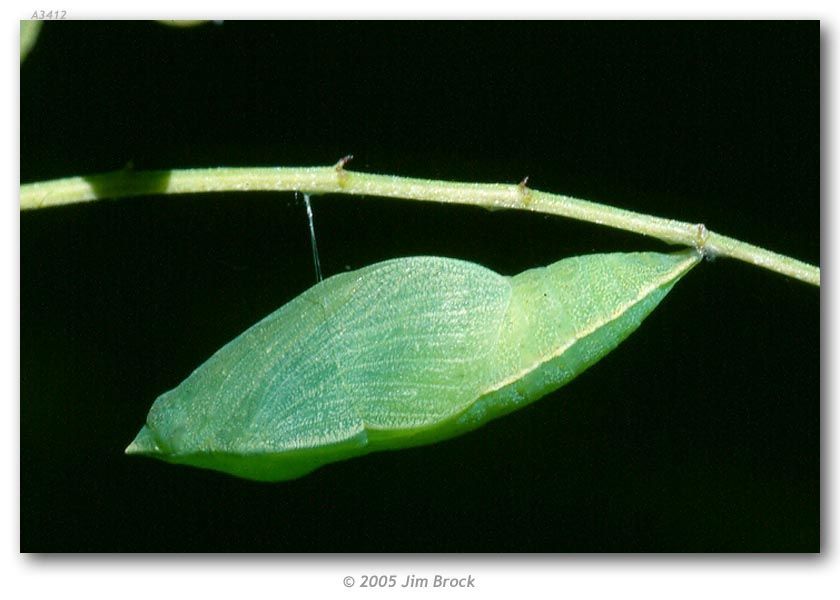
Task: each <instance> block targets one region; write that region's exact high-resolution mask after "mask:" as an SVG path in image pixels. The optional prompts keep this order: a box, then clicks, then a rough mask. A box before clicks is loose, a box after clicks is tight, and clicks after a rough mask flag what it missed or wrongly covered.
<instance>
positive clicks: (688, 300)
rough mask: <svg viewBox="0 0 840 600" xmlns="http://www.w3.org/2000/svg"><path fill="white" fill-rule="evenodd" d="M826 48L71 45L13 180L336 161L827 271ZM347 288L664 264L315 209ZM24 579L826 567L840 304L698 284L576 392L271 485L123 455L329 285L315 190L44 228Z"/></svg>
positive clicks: (29, 275) (341, 30) (789, 36)
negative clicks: (387, 280) (85, 570)
mask: <svg viewBox="0 0 840 600" xmlns="http://www.w3.org/2000/svg"><path fill="white" fill-rule="evenodd" d="M819 57H820V35H819V25H818V23H816V22H811V23H798V24H797V23H693V24H672V23H551V22H521V23H409V24H406V23H402V24H397V23H293V22H273V23H244V22H232V21H230V22H225V23H224V24H222V25H215V24H207V25H203V26H200V27H197V28H192V29H176V28H169V27H165V26H162V25H160V24H157V23H147V22H121V23H109V22H99V23H94V22H87V23H85V22H63V23H47V24H46V25H45V27H44V29H43V31H42V34H41V37H40V39H39V41H38V43H37V45H36V46H35V48H34V50H33V51H32V53H31V54H30V56H29V57H28V58H27V60H26V62H25V63H24V64H23V65H22V67H21V162H20V168H21V180H22V181H23V182H28V181H35V180H41V179H48V178H54V177H61V176H69V175H79V174H88V173H94V172H101V171H108V170H113V169H119V168H121V167H123V166H124V165H126V163H128V162H129V161H131V162H132V163H133V165H134V167H135V168H137V169H151V168H169V167H192V166H222V165H227V166H236V165H252V166H255V165H283V166H294V165H307V166H311V165H328V164H332V163H334V162H335V161H336V160H338V158H339V157H341V156H343V155H345V154H348V153H353V154H354V155H355V160H354V161H353V162H352V163H351V164H350V165H349V168H351V169H356V170H365V171H374V172H383V173H394V174H400V175H406V176H418V177H428V178H439V179H452V180H465V181H486V182H511V183H516V182H518V181H519V180H520V179H522V177H523V176H525V175H529V176H530V178H531V179H530V182H531V186H532V187H534V188H537V189H542V190H547V191H555V192H562V193H567V194H570V195H576V196H580V197H584V198H588V199H593V200H599V201H604V202H608V203H610V204H614V205H617V206H621V207H625V208H629V209H634V210H639V211H642V212H646V213H652V214H656V215H660V216H665V217H673V218H678V219H680V220H685V221H692V222H697V221H703V222H705V223H706V224H707V225H708V226H709V227H710V228H711V229H714V230H716V231H720V232H722V233H727V234H731V235H734V236H736V237H739V238H741V239H745V240H748V241H751V242H754V243H758V244H760V245H765V246H768V247H771V248H773V249H775V250H777V251H780V252H783V253H787V254H790V255H793V256H795V257H797V258H801V259H803V260H807V261H809V262H812V263H818V262H819V258H820V257H819V250H820V231H819V223H820V220H819V219H820V202H819V191H820V189H819V166H820V165H819V161H820V154H819V140H820V137H819V103H820V98H819ZM313 203H314V209H315V221H316V229H317V233H318V241H319V247H320V252H321V260H322V265H323V268H324V271H325V273H326V274H328V275H329V274H334V273H337V272H339V271H342V270H344V269H347V268H359V267H362V266H365V265H368V264H370V263H372V262H375V261H378V260H383V259H387V258H393V257H398V256H408V255H417V254H435V255H443V256H450V257H457V258H462V259H466V260H471V261H475V262H478V263H481V264H483V265H486V266H488V267H490V268H493V269H495V270H497V271H499V272H501V273H504V274H513V273H517V272H519V271H521V270H524V269H526V268H529V267H533V266H537V265H544V264H547V263H550V262H553V261H555V260H558V259H560V258H562V257H565V256H569V255H574V254H581V253H590V252H604V251H629V250H641V249H664V248H665V246H664V245H663V244H660V243H658V242H656V241H653V240H647V239H645V238H641V237H639V236H635V235H630V234H625V233H622V232H617V231H612V230H607V229H604V228H600V227H597V226H594V225H590V224H583V223H576V222H571V221H567V220H562V219H557V218H548V217H543V216H539V215H532V214H524V213H523V214H519V213H512V212H492V213H491V212H487V211H484V210H481V209H476V208H469V207H453V206H446V207H444V206H437V205H427V204H417V203H409V202H400V201H384V200H378V199H373V198H367V199H353V198H348V197H339V196H331V197H330V196H323V197H318V198H316V199H315V200H314V202H313ZM20 234H21V275H20V277H21V403H20V412H21V464H20V468H21V475H20V477H21V500H20V506H21V549H22V550H24V551H165V550H179V551H204V550H208V551H262V550H267V551H289V552H297V551H320V552H326V551H360V552H363V551H396V552H401V551H413V552H418V551H491V552H499V551H550V552H566V551H593V552H599V551H808V552H815V551H818V550H819V543H820V541H819V449H820V446H819V417H820V406H819V401H820V400H819V399H820V393H819V356H820V354H819V312H820V294H819V289H817V288H815V287H811V286H808V285H805V284H802V283H799V282H796V281H792V280H788V279H786V278H784V277H782V276H779V275H775V274H772V273H769V272H766V271H762V270H759V269H756V268H753V267H750V266H747V265H744V264H741V263H737V262H734V261H728V260H717V261H714V262H710V263H704V264H702V265H701V266H700V267H699V268H697V269H695V270H694V271H693V272H692V273H691V274H690V275H688V276H687V277H686V278H685V279H684V280H683V281H682V282H680V283H679V284H678V285H677V286H676V288H675V289H674V291H673V292H672V293H671V295H669V297H668V298H666V300H665V301H664V302H663V304H662V305H661V306H660V308H659V309H658V310H657V311H655V312H654V313H653V314H652V315H651V316H650V317H649V318H648V320H647V321H646V322H645V323H644V324H643V325H642V327H641V328H640V329H639V331H638V332H636V333H635V334H634V335H632V336H631V337H630V338H629V339H628V340H627V341H626V342H625V343H624V344H623V345H621V346H620V347H619V348H618V349H617V350H616V351H615V352H613V353H612V354H611V355H609V356H607V357H606V358H605V359H604V360H603V361H601V362H600V363H599V364H598V365H596V366H595V367H593V368H592V369H591V370H589V371H587V372H586V373H584V374H583V375H581V376H580V377H579V378H578V379H577V380H576V381H574V382H572V383H571V384H569V385H568V386H567V387H565V388H563V389H561V390H559V391H558V392H556V393H554V394H552V395H550V396H548V397H546V398H543V399H542V400H541V401H539V402H537V403H535V404H533V405H531V406H530V407H528V408H526V409H524V410H522V411H520V412H518V413H514V414H512V415H510V416H508V417H506V418H503V419H501V420H498V421H495V422H493V423H490V424H489V425H487V426H485V427H484V428H482V429H480V430H478V431H476V432H474V433H472V434H469V435H466V436H464V437H461V438H457V439H454V440H451V441H448V442H444V443H440V444H437V445H434V446H427V447H422V448H415V449H410V450H403V451H400V452H390V453H380V454H375V455H370V456H368V457H365V458H361V459H356V460H352V461H348V462H344V463H337V464H333V465H329V466H327V467H324V468H322V469H321V470H319V471H316V472H315V473H313V474H311V475H309V476H307V477H304V478H302V479H300V480H297V481H293V482H287V483H280V484H264V483H254V482H250V481H245V480H239V479H235V478H232V477H228V476H225V475H222V474H218V473H214V472H211V471H201V470H198V469H192V468H187V467H177V466H172V465H168V464H165V463H162V462H156V461H152V460H147V459H139V458H128V457H126V456H124V455H123V449H124V448H125V446H126V445H127V444H128V442H129V441H131V439H132V437H133V436H134V435H135V433H136V431H137V430H138V429H139V427H140V425H142V423H143V422H144V419H145V415H146V412H147V411H148V409H149V407H150V406H151V404H152V402H153V400H154V399H155V397H157V396H158V395H159V394H160V393H162V392H163V391H165V390H167V389H169V388H171V387H173V386H175V385H176V384H177V383H179V382H180V381H181V380H182V379H183V378H184V377H185V376H186V375H187V374H188V373H189V372H190V371H191V370H192V369H194V368H195V367H196V366H197V365H199V364H200V363H201V362H203V361H204V360H205V359H206V358H207V357H208V356H209V355H210V354H212V352H213V351H215V350H216V349H217V348H218V347H220V346H221V345H222V344H223V343H225V342H227V341H228V340H230V339H232V338H233V337H234V336H236V335H237V334H238V333H240V332H241V331H243V330H244V329H245V328H247V327H248V326H249V325H251V324H253V323H254V322H256V321H257V320H259V319H260V318H261V317H263V316H264V315H266V314H268V313H269V312H271V311H273V310H274V309H276V308H277V307H279V306H280V305H282V304H283V303H285V302H286V301H288V300H289V299H291V298H293V297H294V296H296V295H297V294H299V293H300V292H301V291H303V290H304V289H306V288H307V287H309V286H310V285H312V284H313V283H314V275H313V267H312V262H311V255H310V247H309V238H308V230H307V224H306V219H305V212H304V208H303V206H302V203H301V202H300V201H299V200H297V199H295V197H294V196H293V195H292V194H255V193H252V194H218V195H208V196H182V197H161V198H137V199H132V200H124V201H120V202H110V203H109V202H102V203H97V204H91V205H88V206H78V207H70V208H61V209H50V210H43V211H37V212H26V213H22V214H21V232H20Z"/></svg>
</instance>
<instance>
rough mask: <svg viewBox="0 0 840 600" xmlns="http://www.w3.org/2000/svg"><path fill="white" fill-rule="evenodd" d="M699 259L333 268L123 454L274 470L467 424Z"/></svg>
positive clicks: (238, 344)
mask: <svg viewBox="0 0 840 600" xmlns="http://www.w3.org/2000/svg"><path fill="white" fill-rule="evenodd" d="M700 257H701V254H700V253H699V252H698V251H696V250H694V249H691V250H685V251H682V252H676V253H672V254H662V253H655V252H644V253H631V254H623V253H615V254H593V255H589V256H579V257H573V258H567V259H565V260H561V261H559V262H556V263H554V264H552V265H550V266H547V267H544V268H538V269H531V270H529V271H525V272H523V273H520V274H519V275H516V276H514V277H505V276H502V275H499V274H497V273H495V272H493V271H490V270H489V269H486V268H484V267H482V266H480V265H476V264H473V263H469V262H464V261H461V260H455V259H449V258H440V257H412V258H399V259H394V260H388V261H385V262H381V263H377V264H374V265H371V266H369V267H365V268H363V269H359V270H357V271H350V272H346V273H341V274H338V275H334V276H332V277H329V278H327V279H325V280H324V281H322V282H320V283H318V284H317V285H315V286H313V287H312V288H310V289H309V290H307V291H306V292H304V293H303V294H301V295H300V296H298V297H297V298H295V299H294V300H292V301H291V302H289V303H288V304H286V305H285V306H283V307H281V308H280V309H278V310H277V311H275V312H274V313H272V314H271V315H269V316H268V317H266V318H265V319H263V320H262V321H260V322H259V323H257V324H256V325H254V326H253V327H251V328H250V329H248V330H247V331H245V332H244V333H242V334H241V335H240V336H238V337H237V338H235V339H234V340H233V341H231V342H229V343H228V344H227V345H225V346H224V347H222V348H221V349H220V350H219V351H217V352H216V353H215V354H214V355H213V356H212V357H210V358H209V359H208V360H207V361H206V362H205V363H204V364H202V365H201V366H200V367H198V368H197V369H196V370H195V371H194V372H193V373H192V374H191V375H190V376H189V377H187V379H186V380H184V382H183V383H181V384H180V385H179V386H178V387H176V388H175V389H173V390H170V391H169V392H166V393H165V394H163V395H162V396H160V397H159V398H158V399H157V400H156V401H155V403H154V405H153V406H152V408H151V410H150V411H149V415H148V417H147V420H146V425H144V426H143V428H142V429H141V430H140V432H139V433H138V435H137V437H136V438H135V440H134V441H133V442H132V443H131V445H130V446H129V447H128V448H127V449H126V452H127V453H129V454H142V455H146V456H152V457H155V458H159V459H162V460H165V461H168V462H172V463H181V464H187V465H193V466H196V467H203V468H209V469H215V470H218V471H223V472H226V473H231V474H233V475H237V476H240V477H246V478H250V479H257V480H263V481H278V480H286V479H293V478H296V477H300V476H302V475H305V474H306V473H309V472H311V471H312V470H314V469H316V468H318V467H320V466H322V465H325V464H328V463H331V462H335V461H339V460H343V459H347V458H351V457H354V456H359V455H362V454H367V453H368V452H373V451H378V450H389V449H397V448H404V447H408V446H416V445H420V444H428V443H432V442H435V441H439V440H443V439H446V438H450V437H453V436H456V435H459V434H462V433H465V432H467V431H470V430H472V429H475V428H477V427H479V426H481V425H482V424H484V423H486V422H487V421H489V420H491V419H494V418H496V417H499V416H502V415H504V414H506V413H509V412H511V411H513V410H516V409H517V408H520V407H522V406H525V405H526V404H528V403H530V402H533V401H534V400H537V399H538V398H540V397H542V396H544V395H545V394H547V393H549V392H551V391H553V390H555V389H557V388H559V387H560V386H562V385H564V384H565V383H568V382H569V381H571V380H572V379H573V378H574V377H575V376H577V375H578V374H579V373H581V372H582V371H583V370H585V369H586V368H587V367H589V366H590V365H592V364H593V363H595V362H596V361H598V360H599V359H600V358H601V357H603V356H604V355H605V354H607V353H608V352H609V351H611V350H612V349H613V348H615V347H616V346H617V345H618V344H619V343H620V342H621V341H622V340H624V339H625V338H626V337H627V336H628V335H629V334H630V333H632V332H633V331H634V330H635V329H636V328H637V327H638V326H639V324H640V323H641V322H642V320H643V319H644V318H645V317H646V316H647V315H648V314H649V313H650V312H651V311H652V310H653V309H654V308H655V307H656V306H657V305H658V304H659V302H660V301H661V300H662V299H663V298H664V297H665V295H666V294H667V293H668V292H669V291H670V290H671V288H672V287H673V285H674V284H675V283H676V282H677V281H678V280H679V279H680V278H681V277H682V276H683V275H684V274H685V273H687V272H688V271H689V270H690V269H691V268H692V267H693V266H695V265H696V264H697V262H698V261H699V260H700Z"/></svg>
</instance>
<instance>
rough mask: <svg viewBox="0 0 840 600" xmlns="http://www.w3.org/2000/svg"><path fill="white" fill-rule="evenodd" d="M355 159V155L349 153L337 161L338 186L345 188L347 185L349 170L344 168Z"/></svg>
mask: <svg viewBox="0 0 840 600" xmlns="http://www.w3.org/2000/svg"><path fill="white" fill-rule="evenodd" d="M351 160H353V155H352V154H348V155H347V156H345V157H344V158H342V159H341V160H339V161H338V162H337V163H335V172H336V174H337V175H338V187H340V188H343V187H345V186H346V185H347V172H346V171H345V170H344V166H345V165H346V164H347V163H349V162H350V161H351Z"/></svg>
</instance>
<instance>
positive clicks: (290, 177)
mask: <svg viewBox="0 0 840 600" xmlns="http://www.w3.org/2000/svg"><path fill="white" fill-rule="evenodd" d="M345 162H346V161H345V160H342V161H340V162H339V163H338V164H337V165H335V166H334V167H304V168H273V167H255V168H250V167H242V168H214V169H184V170H172V171H145V172H134V171H132V170H124V171H117V172H114V173H106V174H102V175H92V176H88V177H70V178H67V179H57V180H53V181H45V182H40V183H28V184H24V185H21V187H20V208H21V210H30V209H35V208H46V207H52V206H61V205H64V204H75V203H79V202H87V201H91V200H99V199H104V198H123V197H127V196H153V195H161V194H196V193H203V192H226V191H276V192H290V191H295V192H303V193H308V194H350V195H358V196H381V197H386V198H401V199H404V200H420V201H431V202H444V203H452V204H473V205H476V206H482V207H484V208H488V209H518V210H530V211H533V212H539V213H545V214H551V215H559V216H563V217H569V218H571V219H578V220H581V221H588V222H590V223H597V224H599V225H606V226H608V227H614V228H617V229H624V230H626V231H632V232H634V233H639V234H642V235H647V236H651V237H655V238H658V239H660V240H663V241H665V242H668V243H671V244H682V245H686V246H694V247H696V248H697V249H698V250H699V251H701V252H702V253H704V254H706V255H709V256H717V257H729V258H735V259H737V260H742V261H745V262H748V263H752V264H754V265H756V266H759V267H764V268H765V269H769V270H771V271H775V272H777V273H781V274H783V275H788V276H790V277H794V278H796V279H799V280H800V281H804V282H807V283H811V284H813V285H817V286H819V285H820V269H819V267H816V266H812V265H809V264H807V263H804V262H801V261H798V260H796V259H793V258H790V257H787V256H783V255H781V254H777V253H775V252H771V251H770V250H765V249H763V248H759V247H758V246H753V245H751V244H747V243H745V242H741V241H738V240H736V239H733V238H730V237H727V236H724V235H720V234H717V233H714V232H711V231H708V230H707V229H706V228H705V226H703V225H702V224H697V223H684V222H680V221H674V220H670V219H663V218H660V217H654V216H649V215H643V214H640V213H636V212H632V211H629V210H623V209H620V208H614V207H612V206H607V205H604V204H597V203H595V202H589V201H586V200H580V199H578V198H571V197H569V196H562V195H559V194H549V193H546V192H540V191H537V190H533V189H530V188H528V187H526V186H525V185H524V182H523V183H521V184H519V185H510V184H499V183H495V184H486V183H460V182H450V181H435V180H431V179H413V178H408V177H396V176H391V175H375V174H370V173H358V172H351V171H347V170H346V169H344V164H345Z"/></svg>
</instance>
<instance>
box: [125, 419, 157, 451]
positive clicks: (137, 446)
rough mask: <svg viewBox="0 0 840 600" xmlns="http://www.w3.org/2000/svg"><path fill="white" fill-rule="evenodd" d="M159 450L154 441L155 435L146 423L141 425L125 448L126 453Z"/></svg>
mask: <svg viewBox="0 0 840 600" xmlns="http://www.w3.org/2000/svg"><path fill="white" fill-rule="evenodd" d="M159 452H160V447H159V446H158V445H157V442H156V441H155V436H154V434H153V433H152V430H151V429H149V428H148V427H147V426H146V425H143V428H142V429H141V430H140V432H139V433H138V434H137V437H135V438H134V441H133V442H131V443H130V444H129V445H128V447H127V448H126V449H125V453H126V454H158V453H159Z"/></svg>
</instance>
